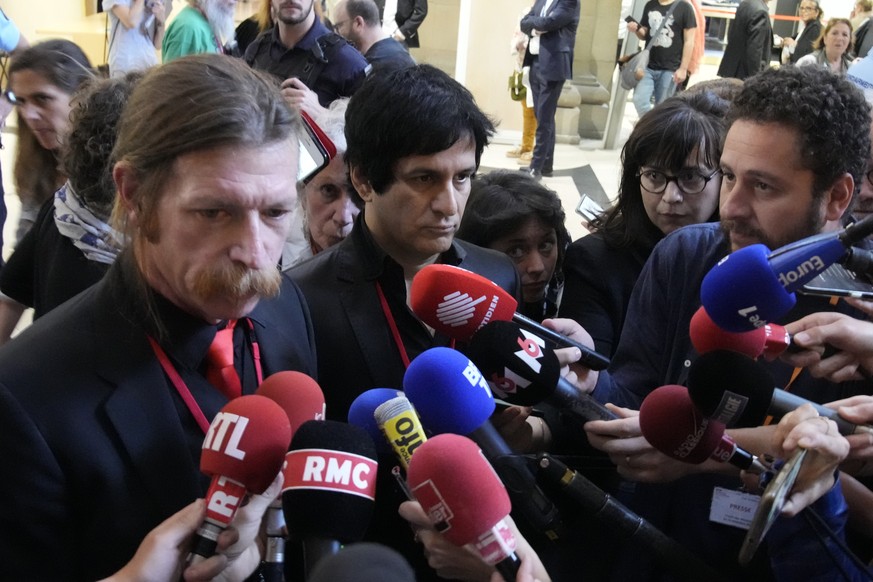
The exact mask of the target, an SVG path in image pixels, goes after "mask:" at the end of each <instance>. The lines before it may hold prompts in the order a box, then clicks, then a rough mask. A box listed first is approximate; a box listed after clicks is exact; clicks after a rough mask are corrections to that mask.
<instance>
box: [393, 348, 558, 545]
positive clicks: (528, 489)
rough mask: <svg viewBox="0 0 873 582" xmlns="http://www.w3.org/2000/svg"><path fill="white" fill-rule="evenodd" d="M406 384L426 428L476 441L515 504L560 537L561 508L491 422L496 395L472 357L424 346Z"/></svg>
mask: <svg viewBox="0 0 873 582" xmlns="http://www.w3.org/2000/svg"><path fill="white" fill-rule="evenodd" d="M403 388H404V393H405V394H406V397H407V398H409V400H410V401H411V402H412V403H413V404H414V405H415V409H416V410H417V411H418V414H419V415H420V416H421V420H422V422H423V423H424V425H425V426H427V427H428V429H430V430H431V431H432V432H434V433H452V434H458V435H464V436H469V437H470V438H472V439H473V440H474V441H476V443H478V445H479V446H480V447H482V450H483V451H484V453H485V455H486V456H487V457H488V458H489V459H490V460H491V462H492V463H493V465H494V467H495V469H496V470H497V473H498V474H499V475H500V478H501V480H502V481H503V483H504V485H506V488H507V489H508V490H509V492H510V494H511V495H513V502H514V503H515V508H516V510H517V511H518V512H520V514H521V515H522V516H523V517H524V519H526V520H527V521H528V522H529V523H530V524H531V526H532V527H533V528H534V529H535V530H536V531H541V532H544V533H545V535H546V536H547V537H548V538H550V539H556V538H557V537H559V528H560V516H559V515H558V510H557V509H556V508H555V505H554V504H553V503H552V502H551V500H550V499H549V498H548V497H546V496H545V494H544V493H543V492H542V491H541V490H540V488H539V487H538V486H537V484H536V480H535V479H534V475H533V473H532V472H531V470H530V469H529V468H528V466H527V463H526V461H525V459H523V458H522V457H519V456H518V455H516V454H515V453H514V452H513V451H512V449H510V448H509V445H507V444H506V441H505V440H503V437H502V436H501V435H500V433H499V432H497V429H495V428H494V425H492V424H491V421H490V420H489V417H490V416H491V414H492V413H493V412H494V409H495V404H494V397H493V396H492V395H491V390H490V389H489V387H488V382H487V381H486V380H485V378H484V377H483V376H482V373H481V372H480V371H479V369H478V368H476V365H475V364H473V362H471V361H470V360H469V358H467V357H466V356H464V355H463V354H461V353H460V352H457V351H455V350H452V349H449V348H442V347H437V348H431V349H429V350H426V351H424V352H422V353H421V354H419V355H418V357H416V358H415V359H414V360H412V362H411V363H410V365H409V367H408V368H407V370H406V374H405V376H404V377H403Z"/></svg>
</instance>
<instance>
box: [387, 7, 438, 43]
mask: <svg viewBox="0 0 873 582" xmlns="http://www.w3.org/2000/svg"><path fill="white" fill-rule="evenodd" d="M376 6H378V7H379V19H380V20H382V19H383V16H382V15H383V14H384V13H385V0H376ZM426 16H427V0H397V12H396V13H395V15H394V22H396V23H397V26H398V28H400V32H402V33H403V36H405V37H406V45H407V46H409V47H411V48H418V47H419V46H421V43H420V40H419V38H418V27H419V26H421V23H422V22H424V19H425V17H426Z"/></svg>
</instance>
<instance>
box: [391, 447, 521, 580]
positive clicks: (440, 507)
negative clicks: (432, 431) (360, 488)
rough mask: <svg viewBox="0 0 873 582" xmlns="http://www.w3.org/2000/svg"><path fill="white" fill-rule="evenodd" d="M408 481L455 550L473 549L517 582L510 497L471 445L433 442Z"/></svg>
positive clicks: (419, 457) (416, 462)
mask: <svg viewBox="0 0 873 582" xmlns="http://www.w3.org/2000/svg"><path fill="white" fill-rule="evenodd" d="M408 481H409V486H410V488H411V489H412V493H413V495H414V496H415V498H416V500H417V501H418V502H419V503H420V504H421V507H422V508H423V509H424V511H425V513H427V515H428V517H429V518H430V520H431V523H432V524H433V525H434V527H435V528H436V529H437V531H439V532H440V533H442V535H443V536H444V537H445V538H446V539H447V540H448V541H449V542H451V543H453V544H455V545H456V546H465V545H467V544H472V545H473V547H475V548H476V552H477V553H478V555H479V556H480V557H481V558H482V560H484V561H485V562H486V563H487V564H489V565H491V566H495V567H496V568H497V570H498V571H499V572H500V574H501V575H502V576H503V578H504V580H507V581H510V582H512V581H514V580H515V576H516V574H517V573H518V568H519V566H520V565H521V561H520V560H519V558H518V556H517V555H516V553H515V547H516V540H515V535H514V534H513V533H512V530H511V529H510V527H509V524H508V523H507V521H506V518H507V516H508V515H509V511H510V509H511V505H510V502H509V495H508V494H507V493H506V489H505V488H504V487H503V484H502V483H501V482H500V479H499V478H498V476H497V474H496V473H495V472H494V469H493V468H492V467H491V465H490V464H489V463H488V461H487V460H486V459H485V457H484V456H483V455H482V451H480V450H479V447H477V446H476V444H475V443H474V442H473V441H471V440H470V439H468V438H466V437H462V436H459V435H454V434H441V435H437V436H435V437H433V438H432V439H430V440H429V441H427V442H426V443H424V444H423V445H421V447H419V449H418V451H417V452H416V454H415V455H414V456H413V457H412V459H411V461H410V464H409V475H408Z"/></svg>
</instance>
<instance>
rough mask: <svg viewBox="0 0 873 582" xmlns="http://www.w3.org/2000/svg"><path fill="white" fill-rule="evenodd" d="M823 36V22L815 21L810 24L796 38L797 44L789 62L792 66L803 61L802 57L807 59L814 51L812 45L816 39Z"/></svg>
mask: <svg viewBox="0 0 873 582" xmlns="http://www.w3.org/2000/svg"><path fill="white" fill-rule="evenodd" d="M820 34H821V21H820V20H813V21H812V22H810V23H809V24H807V25H806V28H804V29H803V32H801V33H800V34H799V35H797V36H796V37H795V40H796V41H797V44H796V45H795V47H794V52H793V53H791V57H790V58H789V62H790V63H792V64H795V63H797V61H799V60H800V59H801V57H805V56H806V55H808V54H809V53H811V52H812V51H813V50H815V49H813V48H812V43H814V42H815V41H816V39H817V38H818V37H819V35H820Z"/></svg>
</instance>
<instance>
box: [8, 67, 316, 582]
mask: <svg viewBox="0 0 873 582" xmlns="http://www.w3.org/2000/svg"><path fill="white" fill-rule="evenodd" d="M192 104H196V105H194V107H196V111H192ZM298 123H299V122H297V121H296V120H295V117H294V116H293V114H292V113H291V111H290V109H289V108H288V106H287V105H286V104H285V102H284V100H283V99H282V96H281V95H280V93H279V90H278V88H277V87H276V86H275V84H274V83H273V82H272V81H271V80H269V79H267V77H266V76H262V75H260V74H258V73H255V72H254V71H252V70H251V69H250V68H249V67H248V66H246V64H245V63H244V62H242V60H240V59H228V58H227V57H224V56H221V55H199V56H194V57H188V58H185V59H179V60H177V61H173V62H171V63H168V64H166V65H163V66H161V67H160V68H156V69H154V70H153V71H152V72H150V73H149V74H148V75H147V76H146V77H145V78H144V79H143V80H142V81H141V82H140V84H139V85H138V87H137V89H136V90H135V91H134V93H133V95H132V97H131V99H130V102H129V103H128V105H127V108H126V109H125V114H124V115H123V117H122V120H121V122H120V126H119V135H118V141H117V143H116V146H115V150H114V152H113V157H114V160H115V161H116V163H115V167H114V172H113V177H114V179H115V183H116V186H117V189H118V201H117V203H116V208H115V216H116V218H118V222H119V228H120V229H121V231H122V232H123V233H124V234H125V235H126V237H127V240H128V241H129V244H128V246H127V248H126V249H125V250H124V251H122V253H121V255H120V256H119V257H118V259H117V260H116V262H115V264H114V265H113V266H112V267H111V268H110V270H109V272H108V273H107V274H106V276H105V278H104V279H103V280H102V281H101V282H100V283H98V284H97V285H95V286H94V287H91V288H90V289H88V290H86V291H84V292H83V293H82V294H80V295H78V296H77V297H75V298H73V299H71V300H70V301H69V302H67V303H65V304H64V305H62V306H61V307H59V308H57V309H55V310H54V311H52V312H51V313H50V314H48V315H46V316H45V317H43V318H41V319H40V320H39V321H37V322H36V323H34V324H33V325H32V326H31V327H30V328H29V329H27V330H25V331H24V333H22V334H21V335H20V336H19V337H17V338H16V339H15V340H13V341H12V342H11V343H9V344H7V345H5V346H4V347H3V348H2V350H0V459H2V463H3V465H4V467H6V468H5V469H4V472H3V478H2V479H0V499H2V501H0V529H2V531H3V532H4V539H3V543H2V544H0V561H2V563H3V577H4V578H7V579H11V580H61V579H63V580H97V579H101V578H104V577H106V576H108V575H110V574H112V573H113V572H115V571H116V570H118V569H119V568H120V567H121V566H123V565H124V564H125V563H126V562H127V561H128V560H129V559H130V558H131V557H132V556H133V555H134V552H135V551H136V549H137V545H138V544H139V542H140V540H142V539H143V538H144V537H145V535H146V534H147V533H148V532H149V531H150V530H151V529H153V528H154V527H155V526H156V525H158V524H159V523H160V522H161V521H163V520H164V519H165V518H166V517H167V516H169V515H171V514H173V513H175V512H176V511H178V510H179V509H181V508H182V507H184V506H186V505H188V504H189V503H191V502H192V501H193V500H194V499H195V498H197V497H203V496H204V494H205V493H206V490H207V487H208V484H209V481H208V478H207V477H206V476H205V475H203V474H202V473H200V471H199V460H200V449H201V446H202V443H203V438H204V434H205V432H206V430H207V429H208V427H209V423H210V422H211V420H212V419H213V417H214V416H215V415H216V414H217V412H218V411H219V410H220V409H221V408H222V407H223V406H224V405H225V404H226V403H227V402H228V398H229V397H232V396H233V395H235V394H234V392H235V393H236V394H238V393H243V394H248V393H251V392H254V390H255V389H256V388H257V386H258V384H259V383H260V381H261V379H262V377H263V375H264V374H270V373H273V372H277V371H280V370H299V371H302V372H305V373H309V374H314V373H315V351H314V345H313V339H312V337H313V334H312V327H311V324H310V321H309V315H308V312H307V309H306V306H305V304H304V302H303V299H302V297H301V295H300V293H299V291H298V290H297V288H296V287H295V286H294V284H293V283H291V281H290V280H288V279H287V278H283V277H281V276H280V275H279V273H278V271H277V270H276V264H277V262H278V260H279V256H280V255H281V252H282V245H283V242H284V240H285V236H286V234H287V230H288V227H289V225H290V212H291V210H292V209H293V208H294V205H295V193H296V189H295V183H296V180H297V156H298V145H297V137H296V136H297V131H298V129H297V124H298ZM270 297H272V299H269V300H268V298H270ZM230 321H233V322H234V323H235V325H232V326H231V328H232V329H233V331H232V332H231V334H232V337H231V338H228V339H232V341H233V346H232V347H233V351H234V354H235V356H236V357H235V358H234V368H235V370H236V376H237V378H236V379H237V380H238V381H237V382H236V386H235V387H233V386H231V387H227V386H225V387H224V389H222V387H221V386H219V384H218V383H216V384H212V383H210V381H208V380H207V379H206V376H207V374H208V372H209V369H210V364H209V362H208V358H207V355H208V353H209V352H210V351H211V346H212V345H213V340H214V339H215V338H216V336H217V332H218V330H219V328H220V327H223V326H224V324H225V323H226V322H228V323H229V322H230ZM225 329H226V326H225ZM227 335H230V334H221V336H220V337H222V338H223V337H226V336H227ZM228 347H230V346H228ZM226 372H228V371H227V370H225V373H226ZM229 376H230V375H228V377H229Z"/></svg>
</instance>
